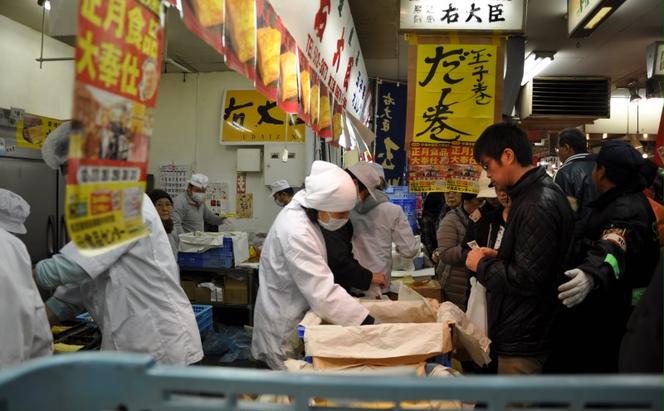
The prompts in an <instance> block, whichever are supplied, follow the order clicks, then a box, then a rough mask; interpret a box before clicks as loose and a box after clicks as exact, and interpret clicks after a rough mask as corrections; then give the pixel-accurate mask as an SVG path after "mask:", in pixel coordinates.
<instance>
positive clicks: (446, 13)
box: [399, 0, 526, 33]
mask: <svg viewBox="0 0 664 411" xmlns="http://www.w3.org/2000/svg"><path fill="white" fill-rule="evenodd" d="M525 10H526V1H525V0H474V1H465V0H445V1H439V0H401V8H400V10H399V16H400V20H399V29H401V30H451V31H474V32H482V31H490V32H496V31H502V32H511V33H516V32H523V31H524V29H525V16H526V13H525Z"/></svg>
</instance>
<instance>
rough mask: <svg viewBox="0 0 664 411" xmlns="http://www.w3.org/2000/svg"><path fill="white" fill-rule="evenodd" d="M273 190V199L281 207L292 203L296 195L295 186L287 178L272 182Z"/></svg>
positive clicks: (271, 187)
mask: <svg viewBox="0 0 664 411" xmlns="http://www.w3.org/2000/svg"><path fill="white" fill-rule="evenodd" d="M270 189H271V190H272V199H273V200H274V202H275V203H276V204H277V205H278V206H279V207H285V206H286V205H288V203H290V201H291V200H292V199H293V196H294V195H295V191H294V190H293V187H291V185H290V184H289V183H288V181H287V180H276V181H274V182H273V183H272V184H270Z"/></svg>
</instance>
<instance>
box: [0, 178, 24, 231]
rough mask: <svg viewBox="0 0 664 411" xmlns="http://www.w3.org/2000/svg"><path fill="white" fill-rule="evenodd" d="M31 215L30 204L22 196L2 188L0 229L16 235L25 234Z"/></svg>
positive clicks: (0, 192)
mask: <svg viewBox="0 0 664 411" xmlns="http://www.w3.org/2000/svg"><path fill="white" fill-rule="evenodd" d="M28 215H30V204H28V203H27V202H26V201H25V200H24V199H23V197H21V196H20V195H18V194H16V193H14V192H12V191H9V190H5V189H4V188H0V227H2V228H4V229H5V230H7V231H10V232H12V233H16V234H25V233H27V232H28V230H26V229H25V225H23V223H24V222H25V219H26V218H28Z"/></svg>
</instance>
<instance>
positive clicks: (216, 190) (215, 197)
mask: <svg viewBox="0 0 664 411" xmlns="http://www.w3.org/2000/svg"><path fill="white" fill-rule="evenodd" d="M228 193H229V191H228V183H209V184H208V186H207V190H205V204H206V205H207V206H208V208H209V209H210V210H211V211H212V212H213V213H215V214H217V215H224V214H228V213H229V212H230V210H229V207H228Z"/></svg>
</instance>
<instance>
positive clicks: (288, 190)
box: [274, 187, 295, 197]
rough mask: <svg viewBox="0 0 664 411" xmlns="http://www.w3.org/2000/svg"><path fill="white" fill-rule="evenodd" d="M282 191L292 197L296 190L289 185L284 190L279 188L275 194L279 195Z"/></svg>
mask: <svg viewBox="0 0 664 411" xmlns="http://www.w3.org/2000/svg"><path fill="white" fill-rule="evenodd" d="M281 193H286V194H288V195H289V196H291V197H293V196H294V195H295V191H294V190H293V187H288V188H284V189H283V190H279V191H277V192H276V193H274V195H275V196H278V195H279V194H281Z"/></svg>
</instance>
